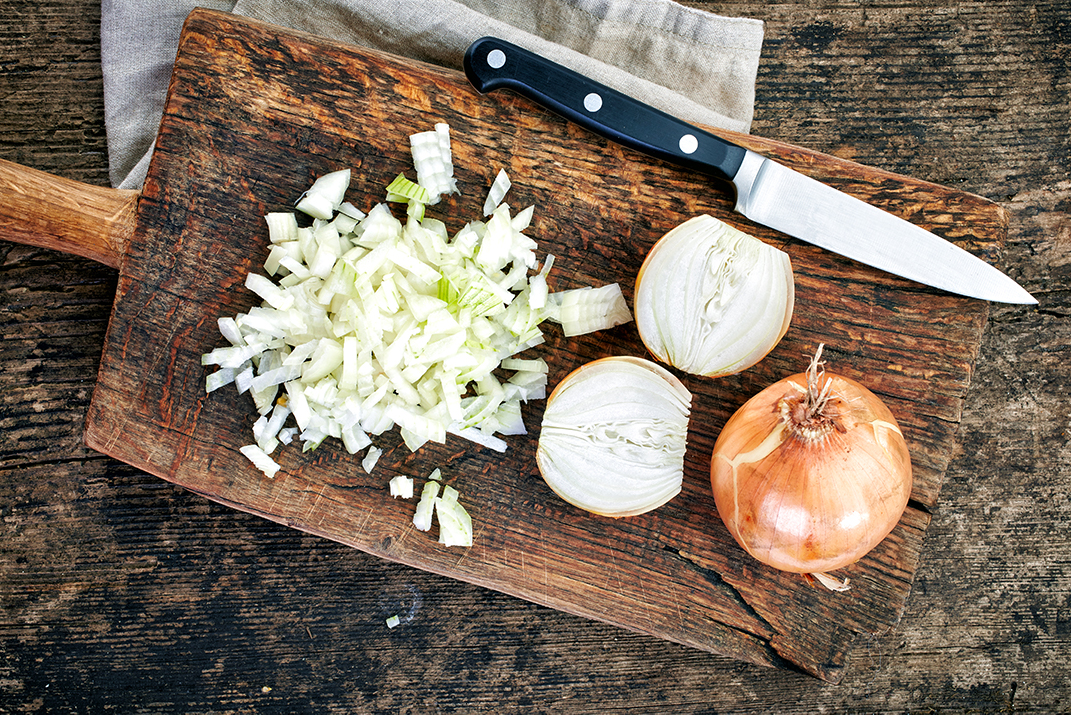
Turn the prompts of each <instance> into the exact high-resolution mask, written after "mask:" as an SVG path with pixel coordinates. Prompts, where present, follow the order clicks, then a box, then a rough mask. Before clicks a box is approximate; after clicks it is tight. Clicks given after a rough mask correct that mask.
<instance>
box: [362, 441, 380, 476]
mask: <svg viewBox="0 0 1071 715" xmlns="http://www.w3.org/2000/svg"><path fill="white" fill-rule="evenodd" d="M382 454H383V450H382V449H380V448H379V447H369V448H368V451H367V452H365V455H364V459H362V460H361V468H362V469H364V471H365V472H367V473H368V474H371V473H372V470H373V469H375V466H376V462H378V461H379V458H380V456H382Z"/></svg>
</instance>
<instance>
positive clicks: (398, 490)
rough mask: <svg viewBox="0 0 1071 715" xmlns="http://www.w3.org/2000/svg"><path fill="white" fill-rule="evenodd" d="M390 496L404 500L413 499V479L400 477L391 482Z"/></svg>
mask: <svg viewBox="0 0 1071 715" xmlns="http://www.w3.org/2000/svg"><path fill="white" fill-rule="evenodd" d="M390 495H391V496H392V497H401V498H402V499H412V498H413V478H412V477H403V476H398V477H394V478H393V479H391V480H390Z"/></svg>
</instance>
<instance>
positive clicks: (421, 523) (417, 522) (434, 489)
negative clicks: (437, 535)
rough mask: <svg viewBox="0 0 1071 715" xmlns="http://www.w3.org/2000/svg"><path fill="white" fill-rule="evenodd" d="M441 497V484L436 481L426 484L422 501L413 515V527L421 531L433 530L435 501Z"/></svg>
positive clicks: (421, 497)
mask: <svg viewBox="0 0 1071 715" xmlns="http://www.w3.org/2000/svg"><path fill="white" fill-rule="evenodd" d="M438 496H439V483H438V482H437V481H435V480H434V479H429V480H428V481H426V482H424V488H423V489H422V490H421V492H420V501H418V502H417V506H416V512H415V513H414V514H413V526H414V527H416V528H417V529H419V530H420V531H428V530H429V529H431V520H432V516H433V515H434V514H435V499H436V498H437V497H438Z"/></svg>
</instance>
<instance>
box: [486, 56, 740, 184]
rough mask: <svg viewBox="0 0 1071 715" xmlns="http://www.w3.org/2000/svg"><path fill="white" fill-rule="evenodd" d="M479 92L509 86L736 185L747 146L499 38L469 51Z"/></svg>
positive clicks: (619, 139) (632, 144)
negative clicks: (735, 177)
mask: <svg viewBox="0 0 1071 715" xmlns="http://www.w3.org/2000/svg"><path fill="white" fill-rule="evenodd" d="M465 74H466V75H467V76H468V78H469V81H470V82H472V85H473V87H475V88H476V91H478V92H480V93H487V92H490V91H492V90H495V89H500V88H507V89H511V90H513V91H514V92H516V93H518V94H520V95H522V96H524V97H527V98H528V99H531V100H532V101H534V102H537V103H538V104H541V105H542V106H544V107H546V108H547V109H550V110H552V111H554V112H556V113H558V114H560V115H562V116H564V117H565V118H566V119H569V120H570V121H573V122H576V123H577V124H579V125H580V126H582V127H584V128H585V129H588V130H590V131H593V132H595V133H596V134H599V135H601V136H603V137H606V138H607V139H609V140H611V141H613V142H616V143H618V144H621V145H622V146H626V147H628V148H630V149H634V150H636V151H638V152H641V153H643V154H647V155H648V156H653V157H655V158H657V159H661V160H663V161H667V162H670V163H672V164H675V165H678V166H683V167H685V168H688V169H691V170H693V171H699V172H702V173H704V174H709V175H711V176H715V177H717V178H719V179H722V180H724V181H732V179H733V177H734V176H736V172H737V170H738V169H739V168H740V164H741V162H742V161H743V160H744V154H745V153H746V150H745V149H743V148H742V147H739V146H737V145H736V144H732V143H730V142H727V141H725V140H724V139H722V138H720V137H716V136H714V135H713V134H711V133H709V132H705V131H703V130H702V129H699V128H698V127H695V126H693V125H691V124H688V123H687V122H684V121H682V120H680V119H677V118H676V117H673V116H671V115H669V114H666V113H665V112H663V111H660V110H658V109H655V108H654V107H651V106H649V105H647V104H644V103H643V102H640V101H639V100H636V99H633V98H632V97H629V96H628V95H625V94H622V93H621V92H618V91H617V90H614V89H611V88H609V87H607V86H606V85H603V84H600V83H598V82H596V81H594V80H592V79H588V78H587V77H585V76H584V75H582V74H579V73H577V72H574V71H573V70H570V69H567V68H565V67H562V66H561V65H559V64H556V63H554V62H551V61H550V60H548V59H546V58H544V57H541V56H539V55H537V54H535V53H533V52H529V51H528V50H525V49H523V48H521V47H518V46H516V45H514V44H512V43H509V42H506V41H505V40H500V39H498V38H496V37H483V38H480V39H479V40H476V41H475V42H473V43H472V44H471V45H470V46H469V49H468V51H466V52H465Z"/></svg>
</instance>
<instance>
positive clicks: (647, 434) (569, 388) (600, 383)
mask: <svg viewBox="0 0 1071 715" xmlns="http://www.w3.org/2000/svg"><path fill="white" fill-rule="evenodd" d="M691 399H692V398H691V394H690V393H689V392H688V390H687V388H685V386H684V385H683V384H682V383H681V382H680V380H678V379H677V378H676V377H674V376H673V375H672V374H671V373H670V372H669V371H668V370H666V369H664V368H662V367H660V366H658V365H656V364H655V363H652V362H650V361H649V360H644V359H642V358H636V357H609V358H602V359H600V360H596V361H594V362H591V363H588V364H586V365H584V366H582V367H580V368H577V369H576V370H574V371H573V372H572V373H570V374H569V375H568V376H566V378H565V379H564V380H562V382H561V383H559V384H558V386H557V387H556V388H555V389H554V391H553V392H552V393H551V396H550V398H549V399H548V400H547V406H546V410H545V411H544V414H543V424H542V427H541V431H540V435H539V447H538V449H537V450H536V463H537V465H538V467H539V471H540V473H541V474H542V475H543V479H544V481H546V483H547V485H548V486H549V487H550V488H551V489H552V490H553V491H554V492H555V493H556V494H558V495H559V496H560V497H561V498H562V499H564V500H565V501H567V502H569V503H570V504H572V505H574V506H576V507H579V508H581V509H584V510H586V511H589V512H592V513H594V514H600V515H603V516H610V517H624V516H633V515H636V514H643V513H644V512H647V511H650V510H652V509H655V508H657V507H659V506H662V505H663V504H665V503H666V502H667V501H669V500H670V499H672V498H673V497H674V496H676V495H677V494H678V493H679V492H680V490H681V485H682V483H683V479H684V453H685V446H686V441H687V433H688V417H689V412H690V409H691Z"/></svg>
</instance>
